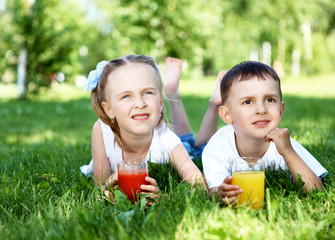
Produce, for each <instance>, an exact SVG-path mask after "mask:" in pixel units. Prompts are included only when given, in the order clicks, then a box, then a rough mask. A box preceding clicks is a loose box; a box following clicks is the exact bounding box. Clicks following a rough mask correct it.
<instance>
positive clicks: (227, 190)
mask: <svg viewBox="0 0 335 240" xmlns="http://www.w3.org/2000/svg"><path fill="white" fill-rule="evenodd" d="M232 180H233V177H232V176H228V177H226V178H225V180H224V181H223V183H222V184H221V185H220V186H219V187H218V193H219V197H218V200H219V201H222V202H223V203H224V204H226V205H234V204H236V203H237V200H238V195H239V194H241V193H243V189H240V188H239V186H238V185H231V183H232Z"/></svg>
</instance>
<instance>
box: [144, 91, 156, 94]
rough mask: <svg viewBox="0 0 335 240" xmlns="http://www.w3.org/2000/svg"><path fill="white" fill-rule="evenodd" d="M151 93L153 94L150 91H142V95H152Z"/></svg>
mask: <svg viewBox="0 0 335 240" xmlns="http://www.w3.org/2000/svg"><path fill="white" fill-rule="evenodd" d="M152 94H154V93H153V92H152V91H147V92H145V93H144V95H152Z"/></svg>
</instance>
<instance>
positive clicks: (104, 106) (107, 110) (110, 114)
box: [101, 102, 115, 119]
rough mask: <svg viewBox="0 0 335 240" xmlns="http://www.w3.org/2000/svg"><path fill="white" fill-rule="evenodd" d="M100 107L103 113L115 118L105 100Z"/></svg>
mask: <svg viewBox="0 0 335 240" xmlns="http://www.w3.org/2000/svg"><path fill="white" fill-rule="evenodd" d="M101 107H102V108H103V109H104V111H105V113H106V114H107V116H108V117H109V118H110V119H114V118H115V115H114V113H113V112H112V110H111V109H110V107H109V105H108V104H107V103H106V102H102V103H101Z"/></svg>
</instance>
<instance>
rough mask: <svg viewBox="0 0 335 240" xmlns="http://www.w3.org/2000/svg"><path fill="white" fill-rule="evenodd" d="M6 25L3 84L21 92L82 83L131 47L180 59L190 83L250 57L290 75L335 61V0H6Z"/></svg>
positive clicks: (0, 22) (2, 14)
mask: <svg viewBox="0 0 335 240" xmlns="http://www.w3.org/2000/svg"><path fill="white" fill-rule="evenodd" d="M0 26H1V34H0V56H2V57H1V58H0V82H1V84H13V83H15V84H17V85H16V86H17V91H18V95H19V96H20V97H27V96H29V95H31V94H34V93H35V94H36V93H39V91H40V89H41V88H48V87H49V86H50V85H51V84H52V83H53V82H59V83H61V82H66V83H70V84H74V85H76V86H77V87H82V85H83V82H84V81H85V78H86V76H87V75H88V72H89V71H90V70H91V69H93V68H95V65H96V64H97V62H99V61H101V60H111V59H114V58H116V57H119V56H123V55H126V54H146V55H151V56H153V57H154V58H155V59H156V60H157V62H158V63H159V64H160V65H161V66H163V67H164V60H165V58H166V57H167V56H173V57H178V58H181V59H183V61H184V70H183V71H184V72H183V74H185V75H184V76H185V78H186V79H190V80H192V79H201V78H202V77H203V76H207V75H215V74H216V73H217V72H218V71H219V70H220V69H229V68H231V67H232V66H234V65H235V64H237V63H239V62H241V61H244V60H257V61H261V62H264V63H266V64H269V65H271V66H273V67H274V68H275V69H276V70H277V72H278V74H279V75H280V76H281V77H282V78H285V76H288V75H294V76H299V75H316V74H320V73H330V72H333V71H334V66H335V32H334V28H335V2H334V1H333V0H310V1H304V0H296V1H292V0H280V1H279V0H275V1H264V0H253V1H251V0H234V1H230V0H211V1H208V0H197V1H192V0H157V1H153V0H141V1H138V0H129V1H121V0H113V1H103V0H95V1H94V0H77V1H75V0H0ZM3 94H5V93H3Z"/></svg>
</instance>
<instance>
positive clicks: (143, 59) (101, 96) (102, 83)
mask: <svg viewBox="0 0 335 240" xmlns="http://www.w3.org/2000/svg"><path fill="white" fill-rule="evenodd" d="M131 63H142V64H146V65H148V66H150V67H152V68H153V70H154V75H155V78H156V80H157V86H158V89H159V94H160V96H161V98H162V99H163V92H162V89H163V82H162V78H161V75H160V72H159V68H158V65H157V64H156V62H155V60H154V59H153V58H152V57H150V56H146V55H127V56H124V57H121V58H117V59H114V60H112V61H110V62H109V63H107V64H106V65H105V66H104V68H103V71H102V73H101V76H100V79H99V83H98V85H97V87H96V88H95V89H93V90H92V93H91V103H92V107H93V110H94V112H95V114H96V115H97V116H98V118H99V119H101V120H102V121H103V122H104V123H106V124H107V125H109V126H110V128H111V129H112V131H113V132H114V135H115V140H116V142H117V144H118V145H119V146H120V148H121V149H122V150H125V151H132V149H131V148H130V147H129V146H128V144H127V143H126V142H125V141H124V140H123V139H122V137H121V133H120V128H119V124H118V123H117V120H116V119H113V120H112V119H110V118H109V117H108V115H107V114H106V112H105V111H104V109H103V107H102V105H101V103H102V102H108V100H107V98H106V97H108V96H107V91H106V87H107V83H108V76H109V75H110V74H111V73H112V72H113V71H115V70H116V69H118V68H120V67H122V66H126V65H128V64H131ZM163 122H165V123H167V120H166V118H165V108H164V105H163V108H162V113H161V117H160V119H159V121H158V123H157V126H159V125H161V124H162V123H163Z"/></svg>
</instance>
